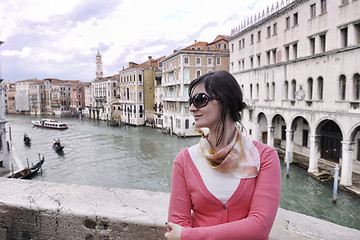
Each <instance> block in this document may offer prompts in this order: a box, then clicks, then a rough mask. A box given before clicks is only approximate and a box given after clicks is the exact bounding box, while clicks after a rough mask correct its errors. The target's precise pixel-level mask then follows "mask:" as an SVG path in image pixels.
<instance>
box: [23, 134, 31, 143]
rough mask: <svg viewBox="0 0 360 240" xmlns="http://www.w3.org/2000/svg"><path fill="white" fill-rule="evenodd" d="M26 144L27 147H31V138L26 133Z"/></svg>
mask: <svg viewBox="0 0 360 240" xmlns="http://www.w3.org/2000/svg"><path fill="white" fill-rule="evenodd" d="M24 143H25V144H26V145H30V143H31V138H30V137H29V136H28V135H27V134H26V133H24Z"/></svg>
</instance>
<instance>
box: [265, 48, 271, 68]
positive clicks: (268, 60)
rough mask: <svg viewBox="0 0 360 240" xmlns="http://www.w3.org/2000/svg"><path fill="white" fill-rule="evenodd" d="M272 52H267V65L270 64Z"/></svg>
mask: <svg viewBox="0 0 360 240" xmlns="http://www.w3.org/2000/svg"><path fill="white" fill-rule="evenodd" d="M270 53H271V52H270V51H268V52H266V59H267V64H268V65H269V64H270Z"/></svg>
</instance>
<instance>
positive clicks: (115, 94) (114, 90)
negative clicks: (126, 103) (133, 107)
mask: <svg viewBox="0 0 360 240" xmlns="http://www.w3.org/2000/svg"><path fill="white" fill-rule="evenodd" d="M115 96H116V89H114V97H115Z"/></svg>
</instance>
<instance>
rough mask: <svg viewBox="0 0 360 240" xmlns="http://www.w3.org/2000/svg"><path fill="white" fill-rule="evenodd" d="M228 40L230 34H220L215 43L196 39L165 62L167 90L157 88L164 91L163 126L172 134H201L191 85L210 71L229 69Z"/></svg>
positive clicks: (163, 62)
mask: <svg viewBox="0 0 360 240" xmlns="http://www.w3.org/2000/svg"><path fill="white" fill-rule="evenodd" d="M228 39H229V36H223V35H219V36H217V37H216V38H215V40H214V41H213V42H211V43H208V42H197V41H195V43H194V44H192V45H190V46H188V47H185V48H183V49H181V50H175V51H174V53H173V54H171V55H170V56H167V57H166V58H165V59H164V60H162V61H161V63H162V74H163V76H162V80H161V85H162V87H163V89H162V90H161V89H157V93H161V94H163V98H162V102H160V104H159V105H160V106H164V108H163V109H162V111H163V128H164V129H166V130H167V131H168V132H169V133H170V134H172V133H175V134H177V135H178V136H193V135H198V133H197V132H196V131H195V129H194V128H193V127H192V126H193V123H194V119H193V117H192V116H191V114H190V112H189V103H188V100H189V93H188V90H189V84H190V82H191V80H193V79H195V78H197V77H199V76H200V75H202V74H205V73H208V72H210V71H217V70H227V71H228V70H229V48H228ZM157 99H158V98H157Z"/></svg>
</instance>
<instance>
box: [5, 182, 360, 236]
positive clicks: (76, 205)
mask: <svg viewBox="0 0 360 240" xmlns="http://www.w3.org/2000/svg"><path fill="white" fill-rule="evenodd" d="M168 204H169V193H163V192H151V191H145V190H133V189H117V188H104V187H93V186H84V185H70V184H58V183H51V182H40V181H35V180H32V181H29V180H19V179H7V178H0V234H4V231H5V232H6V235H7V239H24V237H28V238H26V239H30V238H32V239H163V236H164V233H165V231H166V228H165V222H166V220H167V208H168ZM358 236H360V231H358V230H356V229H352V228H347V227H343V226H340V225H336V224H333V223H330V222H326V221H324V220H320V219H316V218H313V217H309V216H306V215H303V214H299V213H295V212H291V211H287V210H284V209H281V208H279V211H278V214H277V217H276V220H275V224H274V227H273V229H272V231H271V234H270V239H327V240H328V239H329V240H331V239H356V237H358Z"/></svg>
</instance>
